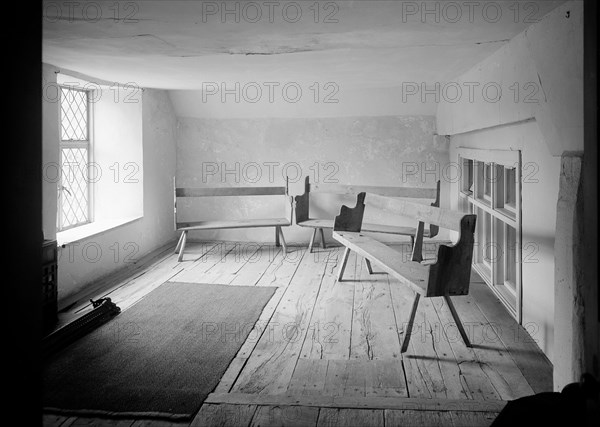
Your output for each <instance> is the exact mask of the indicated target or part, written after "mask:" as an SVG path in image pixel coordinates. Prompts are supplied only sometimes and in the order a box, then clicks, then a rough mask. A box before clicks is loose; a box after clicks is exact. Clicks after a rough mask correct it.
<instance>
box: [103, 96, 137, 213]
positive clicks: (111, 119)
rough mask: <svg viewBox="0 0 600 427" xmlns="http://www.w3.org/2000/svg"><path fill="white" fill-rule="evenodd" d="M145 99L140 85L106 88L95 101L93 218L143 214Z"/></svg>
mask: <svg viewBox="0 0 600 427" xmlns="http://www.w3.org/2000/svg"><path fill="white" fill-rule="evenodd" d="M142 101H143V100H142V90H141V88H133V89H132V90H127V91H126V90H125V89H123V88H119V90H116V88H114V87H113V88H112V89H111V88H106V87H104V88H103V90H102V93H101V94H97V95H96V99H95V101H94V102H93V104H92V105H93V114H94V141H93V156H94V158H93V162H94V165H95V168H94V171H95V172H97V173H99V176H97V177H94V180H95V181H96V182H95V191H94V206H95V209H94V211H95V216H94V220H103V219H114V218H124V217H130V218H131V217H137V216H141V215H142V214H143V211H144V210H143V203H144V200H143V199H144V190H143V189H144V187H143V186H144V162H143V149H142V146H143V144H142ZM115 207H118V209H115Z"/></svg>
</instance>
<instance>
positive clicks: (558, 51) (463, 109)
mask: <svg viewBox="0 0 600 427" xmlns="http://www.w3.org/2000/svg"><path fill="white" fill-rule="evenodd" d="M582 28H583V5H582V2H579V1H571V2H567V3H565V4H564V5H561V6H560V7H558V8H557V9H555V10H553V11H552V12H550V13H549V14H548V15H547V16H545V17H544V18H543V19H542V20H541V21H540V22H538V23H536V24H533V25H532V26H531V27H529V28H528V29H527V30H525V31H524V32H523V33H521V34H519V35H517V36H516V37H515V38H513V39H512V40H511V41H510V42H509V43H507V44H506V45H505V46H504V47H502V48H501V49H500V50H498V51H497V52H496V53H494V54H493V55H491V56H490V57H488V58H487V59H485V60H484V61H482V62H481V63H479V64H477V65H476V66H475V67H473V68H472V69H471V70H469V71H467V72H466V73H464V74H463V75H461V76H458V77H457V78H456V79H454V80H453V82H456V83H457V85H458V86H460V87H461V88H463V96H462V97H460V98H459V99H458V100H456V102H450V100H449V99H442V102H440V104H439V105H438V110H437V116H436V119H437V126H438V132H439V133H440V134H446V135H450V136H451V142H450V159H451V160H452V161H456V160H457V157H456V148H457V147H460V146H465V147H471V148H493V149H519V150H522V156H523V157H522V161H523V194H522V195H523V223H522V225H523V244H524V245H525V244H527V243H532V246H530V247H529V250H530V253H529V254H526V253H525V252H524V254H523V255H524V256H527V262H525V261H524V263H523V324H524V325H526V324H528V325H529V328H530V329H529V330H530V332H533V335H534V338H535V339H536V341H537V343H538V344H539V346H540V348H541V349H542V350H543V351H544V353H545V354H546V355H547V356H548V357H549V359H550V360H552V358H553V346H554V342H553V328H554V326H553V325H554V304H555V302H554V236H555V227H556V208H557V201H558V184H559V173H560V155H561V154H562V153H563V151H567V150H582V149H583V73H582V69H583V31H582ZM486 84H487V85H488V89H489V92H488V93H487V94H485V95H484V94H483V93H482V91H481V89H482V88H483V87H484V86H485V85H486ZM469 86H470V87H473V88H474V92H473V95H474V96H473V98H472V99H470V98H469V96H468V92H467V90H466V89H467V88H468V87H469ZM517 87H518V88H519V92H517ZM495 88H500V89H501V91H502V97H501V98H500V99H496V93H495V92H494V89H495ZM449 94H450V92H449ZM454 96H455V93H451V94H450V95H449V97H452V98H454ZM526 101H527V102H526ZM529 101H535V102H529ZM457 192H458V188H457V187H456V185H452V187H451V197H452V199H451V200H452V206H453V207H456V206H457V197H458V196H457ZM532 250H533V251H534V252H535V253H533V252H531V251H532ZM557 344H558V343H557Z"/></svg>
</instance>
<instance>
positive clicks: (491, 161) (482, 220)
mask: <svg viewBox="0 0 600 427" xmlns="http://www.w3.org/2000/svg"><path fill="white" fill-rule="evenodd" d="M458 155H459V165H461V167H462V174H461V182H460V186H459V207H460V208H461V209H462V210H463V211H464V212H469V213H475V214H477V226H476V227H477V228H476V232H475V245H476V246H475V250H474V251H473V254H474V256H473V268H474V269H475V270H476V271H477V273H479V275H480V276H481V277H482V278H483V279H484V280H485V281H486V283H487V284H488V285H489V286H490V288H491V289H492V290H493V291H494V293H495V294H496V295H497V296H498V298H499V299H500V300H501V301H502V302H503V303H504V305H505V306H506V307H507V308H508V309H509V311H510V312H511V313H512V314H513V316H514V317H515V318H516V319H517V320H518V321H519V322H521V193H520V192H521V185H520V181H521V178H520V176H521V175H520V171H521V153H520V151H506V150H478V149H471V148H459V149H458Z"/></svg>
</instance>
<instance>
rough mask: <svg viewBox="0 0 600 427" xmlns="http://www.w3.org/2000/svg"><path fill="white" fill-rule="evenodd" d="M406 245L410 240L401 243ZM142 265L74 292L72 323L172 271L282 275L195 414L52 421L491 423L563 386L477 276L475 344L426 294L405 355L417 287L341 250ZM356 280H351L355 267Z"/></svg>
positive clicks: (235, 248)
mask: <svg viewBox="0 0 600 427" xmlns="http://www.w3.org/2000/svg"><path fill="white" fill-rule="evenodd" d="M397 249H398V250H399V251H406V250H407V248H405V247H403V246H402V245H398V246H397ZM147 259H148V262H147V263H146V265H144V266H139V265H138V266H136V267H135V269H132V275H131V276H130V277H124V274H123V272H119V275H118V276H115V278H113V279H112V280H108V281H107V286H106V287H105V288H104V289H102V290H96V291H95V292H96V293H95V294H94V295H86V296H85V297H84V298H81V299H80V300H79V301H81V302H80V303H79V302H77V301H75V303H73V304H71V306H70V307H69V310H67V311H66V312H65V313H61V315H60V316H61V324H64V323H66V322H68V321H69V320H70V319H72V318H73V317H74V316H77V315H81V314H82V313H85V312H86V311H87V310H90V309H91V307H90V304H89V303H86V302H85V301H89V297H92V298H97V297H102V296H109V297H110V298H111V299H112V300H113V301H114V302H115V303H116V304H117V305H119V306H120V307H121V308H122V309H123V310H126V309H127V308H128V307H130V306H132V305H133V304H135V303H136V302H137V301H139V300H140V299H142V298H143V297H144V296H145V295H146V294H147V293H148V292H150V291H151V290H153V289H155V288H156V287H157V286H159V285H160V284H161V283H163V282H165V281H167V280H169V281H182V282H195V283H218V284H225V285H230V286H239V285H246V286H276V287H277V291H276V292H275V294H274V295H273V297H272V298H271V300H270V301H269V303H268V304H267V305H266V307H265V309H264V310H263V313H262V314H261V316H260V318H259V320H258V322H257V324H256V325H255V327H254V329H253V330H252V332H251V333H250V335H249V337H248V339H247V340H246V342H245V343H244V344H243V345H242V347H241V349H240V351H239V352H238V354H237V355H236V357H235V358H234V359H233V361H232V362H231V364H230V366H229V368H228V369H227V371H226V373H225V374H224V376H223V377H222V379H221V381H220V383H219V385H218V386H217V387H216V388H215V390H214V391H213V393H212V394H211V395H209V397H208V398H207V400H206V401H205V403H204V405H203V406H202V408H201V410H200V411H199V413H198V414H197V415H196V417H195V418H194V420H193V421H189V422H169V421H160V420H148V419H130V420H129V419H103V418H90V417H64V416H57V415H53V414H45V415H44V425H47V426H61V427H68V426H80V425H81V426H83V425H85V426H91V425H111V426H132V427H133V426H139V427H141V426H188V425H193V426H210V425H224V426H230V425H234V426H236V425H244V426H248V425H256V426H258V425H261V426H264V425H302V426H306V425H308V426H325V425H331V426H334V425H340V426H342V425H364V426H368V425H381V426H383V425H386V426H390V425H416V426H419V425H428V426H429V425H450V426H463V425H464V426H471V425H473V426H480V425H489V424H491V422H492V421H493V419H494V417H495V416H496V414H497V413H498V412H499V411H500V410H501V408H502V407H503V405H504V404H505V402H506V401H507V400H511V399H515V398H518V397H521V396H526V395H530V394H533V393H537V392H541V391H551V390H552V383H551V381H552V366H551V364H550V363H549V362H548V360H547V359H546V357H545V356H544V355H543V354H542V353H541V351H540V350H539V348H538V347H537V345H536V344H535V337H530V336H529V335H528V334H527V331H525V329H523V328H522V327H520V326H519V325H517V324H516V322H515V321H514V320H513V319H512V318H511V317H510V316H509V315H508V313H507V312H506V310H504V308H503V307H502V306H501V304H500V303H499V302H498V301H497V300H496V299H495V297H494V296H493V294H492V292H491V291H490V290H489V289H488V288H487V286H486V285H485V283H483V281H482V280H481V279H480V278H479V277H477V276H476V275H475V274H474V275H473V277H472V281H471V290H470V293H469V295H467V296H464V297H454V298H453V301H454V302H455V305H456V309H457V311H458V312H459V315H460V317H461V319H462V320H463V322H464V324H465V327H466V329H467V332H468V334H469V336H470V339H471V342H472V343H473V347H472V348H467V347H465V346H464V343H463V342H462V339H461V337H460V335H459V334H458V330H457V328H456V325H455V324H454V321H453V320H452V316H451V314H450V311H449V309H448V306H447V304H446V303H445V302H444V300H443V299H442V298H425V299H421V303H420V305H419V308H418V310H417V315H416V320H415V326H414V328H413V330H412V336H411V340H410V345H409V348H408V351H407V352H406V353H401V352H400V346H401V343H402V340H403V338H404V333H405V326H406V323H407V320H408V318H407V316H408V311H409V310H410V307H411V304H412V299H413V293H412V291H411V290H410V289H408V288H406V287H405V286H402V285H401V284H400V283H399V282H398V281H396V280H395V279H393V278H391V277H390V276H389V275H387V274H385V273H382V272H378V271H375V272H374V273H375V274H369V273H368V271H367V268H366V265H365V262H364V260H363V259H362V258H361V257H359V256H356V255H355V254H351V256H350V258H349V260H348V264H347V267H346V274H345V280H344V282H341V283H340V282H338V281H337V280H336V272H337V268H338V263H339V262H340V260H341V249H340V248H339V247H330V248H327V249H321V248H315V250H314V252H313V253H308V252H307V251H306V248H305V246H293V245H292V246H290V250H289V252H288V254H287V255H284V254H283V252H282V251H281V250H280V248H277V247H275V246H273V245H265V246H258V245H256V244H249V243H238V244H236V243H230V242H227V243H226V242H208V243H189V244H188V248H186V255H185V257H184V261H183V262H181V263H180V262H177V257H176V255H175V254H173V253H172V248H168V249H167V250H165V249H163V250H162V251H159V252H158V253H156V254H153V255H152V256H150V257H148V258H147ZM346 278H347V279H346Z"/></svg>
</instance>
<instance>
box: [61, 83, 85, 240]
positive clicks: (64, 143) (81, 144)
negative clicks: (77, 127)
mask: <svg viewBox="0 0 600 427" xmlns="http://www.w3.org/2000/svg"><path fill="white" fill-rule="evenodd" d="M58 87H59V89H60V90H61V96H62V89H63V88H65V89H68V90H73V91H78V92H85V93H86V94H87V108H86V110H87V119H86V124H87V140H85V141H83V140H82V141H79V140H78V141H73V140H63V139H62V109H61V108H60V106H59V115H58V129H59V132H60V135H59V148H58V150H59V154H58V156H59V165H60V168H59V169H60V171H61V177H60V179H59V181H58V203H57V211H58V212H57V232H62V231H66V230H71V229H74V228H76V227H81V226H83V225H87V224H90V223H92V222H94V208H93V207H94V203H93V201H94V186H93V184H92V182H91V181H90V179H88V180H87V196H88V197H87V221H83V222H79V223H77V224H72V225H69V226H66V227H64V226H63V213H62V211H63V209H62V199H61V198H62V197H63V191H64V190H63V188H62V187H63V186H62V171H63V149H64V148H86V149H87V159H86V160H87V166H86V167H87V176H88V178H89V177H90V176H91V175H90V174H91V173H93V171H92V170H91V168H90V165H91V164H92V162H93V135H94V125H93V117H94V114H93V104H94V103H93V102H92V101H91V100H92V99H94V98H93V97H94V91H93V90H91V89H80V88H77V87H75V86H72V85H69V84H68V83H66V84H60V85H58ZM59 102H62V100H61V101H59Z"/></svg>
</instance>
